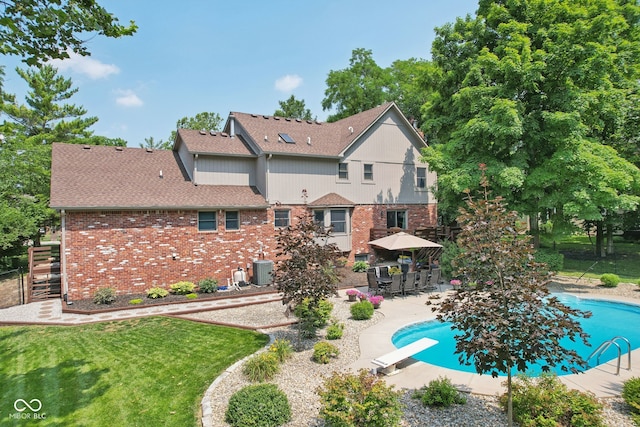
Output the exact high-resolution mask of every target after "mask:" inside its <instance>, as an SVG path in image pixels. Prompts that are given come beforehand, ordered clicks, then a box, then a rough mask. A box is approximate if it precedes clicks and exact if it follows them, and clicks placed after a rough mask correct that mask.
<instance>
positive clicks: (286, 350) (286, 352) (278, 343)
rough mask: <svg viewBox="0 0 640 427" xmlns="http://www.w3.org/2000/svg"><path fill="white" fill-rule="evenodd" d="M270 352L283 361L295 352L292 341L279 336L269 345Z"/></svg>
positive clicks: (279, 360)
mask: <svg viewBox="0 0 640 427" xmlns="http://www.w3.org/2000/svg"><path fill="white" fill-rule="evenodd" d="M269 352H271V353H272V354H275V355H276V358H277V359H278V362H280V363H282V362H284V361H285V360H287V359H289V358H290V357H291V355H292V354H293V346H292V345H291V341H289V340H285V339H282V338H279V339H277V340H275V341H274V342H273V343H271V345H270V346H269Z"/></svg>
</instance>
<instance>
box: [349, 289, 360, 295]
mask: <svg viewBox="0 0 640 427" xmlns="http://www.w3.org/2000/svg"><path fill="white" fill-rule="evenodd" d="M345 293H346V294H347V295H349V296H354V295H358V294H359V293H360V291H359V290H357V289H347V291H346V292H345Z"/></svg>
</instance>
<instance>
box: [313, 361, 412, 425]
mask: <svg viewBox="0 0 640 427" xmlns="http://www.w3.org/2000/svg"><path fill="white" fill-rule="evenodd" d="M400 394H401V393H400V392H398V391H395V390H393V386H387V385H386V383H385V382H384V380H382V379H380V378H378V377H377V376H375V375H373V374H370V373H368V372H367V371H366V370H364V369H362V370H360V371H359V372H358V374H357V375H356V374H352V373H340V372H334V373H333V375H332V376H331V377H328V378H327V379H326V380H325V381H324V384H323V385H322V386H321V387H320V388H318V395H319V396H320V416H321V417H322V418H323V419H324V420H325V421H326V422H327V425H332V426H340V427H361V426H367V427H394V426H398V425H400V420H401V417H402V403H401V402H400Z"/></svg>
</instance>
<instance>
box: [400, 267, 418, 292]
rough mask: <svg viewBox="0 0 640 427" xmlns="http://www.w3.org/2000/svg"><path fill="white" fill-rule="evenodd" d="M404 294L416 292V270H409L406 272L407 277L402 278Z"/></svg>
mask: <svg viewBox="0 0 640 427" xmlns="http://www.w3.org/2000/svg"><path fill="white" fill-rule="evenodd" d="M403 291H404V294H405V295H406V294H409V293H416V294H417V293H418V287H417V286H416V272H415V271H410V272H408V273H407V277H406V279H405V280H404V289H403Z"/></svg>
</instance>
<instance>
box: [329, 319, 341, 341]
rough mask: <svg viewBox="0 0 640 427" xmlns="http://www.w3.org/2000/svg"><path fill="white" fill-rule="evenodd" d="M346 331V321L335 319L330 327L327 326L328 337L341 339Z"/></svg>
mask: <svg viewBox="0 0 640 427" xmlns="http://www.w3.org/2000/svg"><path fill="white" fill-rule="evenodd" d="M343 333H344V323H340V322H338V321H337V320H335V319H334V320H333V321H332V322H331V324H330V325H329V327H327V339H328V340H339V339H340V338H342V334H343Z"/></svg>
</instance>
